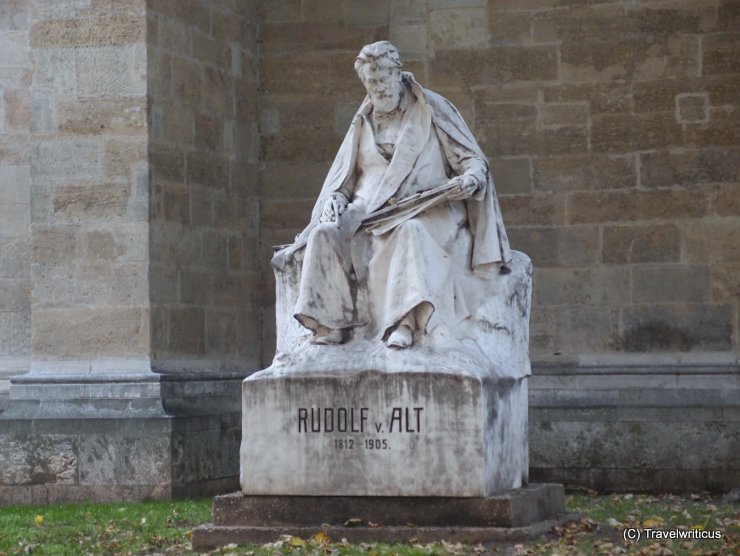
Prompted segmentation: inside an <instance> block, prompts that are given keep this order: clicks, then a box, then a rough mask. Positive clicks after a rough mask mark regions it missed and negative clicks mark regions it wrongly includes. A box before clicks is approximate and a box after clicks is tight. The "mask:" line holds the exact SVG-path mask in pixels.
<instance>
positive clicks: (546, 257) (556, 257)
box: [509, 226, 601, 268]
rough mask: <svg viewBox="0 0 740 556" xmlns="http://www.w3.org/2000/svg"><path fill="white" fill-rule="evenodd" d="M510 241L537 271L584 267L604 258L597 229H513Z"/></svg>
mask: <svg viewBox="0 0 740 556" xmlns="http://www.w3.org/2000/svg"><path fill="white" fill-rule="evenodd" d="M509 240H510V241H511V244H512V246H514V248H515V249H518V250H521V251H524V252H526V253H527V254H528V255H529V256H530V257H531V258H532V264H533V265H534V267H535V268H544V267H554V266H564V267H585V266H591V265H595V264H597V263H598V262H599V261H600V258H601V257H600V255H601V251H600V245H599V233H598V228H596V227H594V226H573V227H542V228H540V227H537V228H512V229H511V230H510V231H509Z"/></svg>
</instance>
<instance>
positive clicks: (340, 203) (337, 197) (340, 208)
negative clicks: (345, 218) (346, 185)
mask: <svg viewBox="0 0 740 556" xmlns="http://www.w3.org/2000/svg"><path fill="white" fill-rule="evenodd" d="M348 203H349V201H348V200H347V197H345V196H344V195H343V194H342V193H339V192H336V193H332V194H331V195H329V198H328V199H327V200H326V203H324V210H323V211H322V212H321V216H320V217H319V222H321V223H324V222H336V221H338V220H339V217H340V216H341V215H342V213H344V211H345V210H346V209H347V204H348Z"/></svg>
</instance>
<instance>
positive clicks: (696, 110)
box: [676, 93, 709, 124]
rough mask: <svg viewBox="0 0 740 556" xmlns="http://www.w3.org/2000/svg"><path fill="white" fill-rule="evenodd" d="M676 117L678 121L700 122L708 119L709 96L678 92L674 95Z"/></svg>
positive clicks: (687, 122)
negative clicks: (678, 93)
mask: <svg viewBox="0 0 740 556" xmlns="http://www.w3.org/2000/svg"><path fill="white" fill-rule="evenodd" d="M676 117H677V120H678V121H679V122H680V123H686V124H700V123H706V122H708V121H709V97H708V96H707V94H706V93H704V94H691V93H685V94H680V95H678V96H677V97H676Z"/></svg>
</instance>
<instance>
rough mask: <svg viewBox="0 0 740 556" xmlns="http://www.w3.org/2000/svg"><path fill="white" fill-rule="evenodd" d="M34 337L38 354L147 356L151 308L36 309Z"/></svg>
mask: <svg viewBox="0 0 740 556" xmlns="http://www.w3.org/2000/svg"><path fill="white" fill-rule="evenodd" d="M32 337H33V350H34V353H35V354H37V355H38V356H54V357H62V358H79V357H89V356H112V357H116V356H128V355H143V356H146V355H148V353H149V352H148V350H149V318H148V311H147V310H146V309H143V308H137V307H130V308H128V307H126V308H123V309H118V308H114V307H101V308H99V309H50V310H37V311H34V318H33V336H32Z"/></svg>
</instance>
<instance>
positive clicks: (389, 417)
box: [297, 407, 424, 451]
mask: <svg viewBox="0 0 740 556" xmlns="http://www.w3.org/2000/svg"><path fill="white" fill-rule="evenodd" d="M423 411H424V408H423V407H392V408H389V409H387V410H386V411H384V412H383V413H382V414H379V415H371V411H370V408H368V407H299V408H298V413H297V428H298V433H300V434H311V433H320V434H322V433H328V434H333V435H334V437H333V438H332V447H333V448H334V449H335V450H355V449H357V448H360V449H365V450H373V451H380V450H390V449H391V446H390V443H389V442H388V439H387V438H383V436H386V435H390V434H393V435H397V434H406V433H408V434H419V433H421V432H422V428H423V417H422V414H423ZM338 433H339V434H345V435H346V434H355V435H364V434H366V433H367V434H368V436H366V437H364V438H356V437H348V436H342V437H337V436H336V435H337V434H338ZM370 435H372V436H370ZM379 437H380V438H379Z"/></svg>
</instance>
